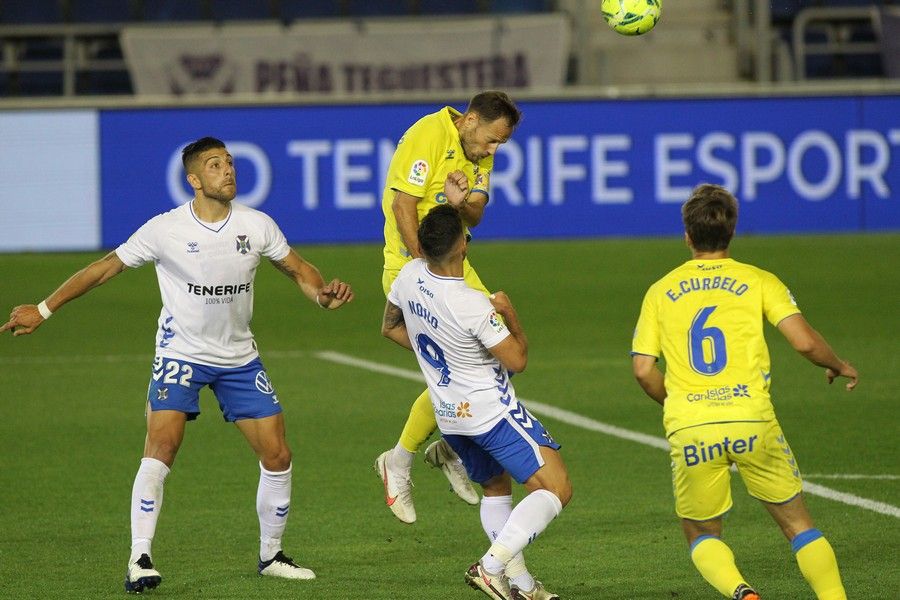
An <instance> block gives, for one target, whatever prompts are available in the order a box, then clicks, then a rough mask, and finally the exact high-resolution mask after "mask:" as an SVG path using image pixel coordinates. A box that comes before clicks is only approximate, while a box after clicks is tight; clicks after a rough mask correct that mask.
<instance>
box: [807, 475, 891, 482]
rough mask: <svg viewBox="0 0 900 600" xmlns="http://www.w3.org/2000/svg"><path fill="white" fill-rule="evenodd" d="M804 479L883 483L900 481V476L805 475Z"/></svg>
mask: <svg viewBox="0 0 900 600" xmlns="http://www.w3.org/2000/svg"><path fill="white" fill-rule="evenodd" d="M803 477H804V478H809V479H853V480H858V479H877V480H882V481H897V480H900V475H886V474H878V475H865V474H863V473H830V474H829V473H813V474H812V475H804V476H803Z"/></svg>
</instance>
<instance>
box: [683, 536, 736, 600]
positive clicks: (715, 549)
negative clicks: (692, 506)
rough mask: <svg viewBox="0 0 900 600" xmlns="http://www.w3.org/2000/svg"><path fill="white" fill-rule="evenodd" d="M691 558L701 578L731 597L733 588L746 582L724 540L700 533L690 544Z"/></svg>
mask: <svg viewBox="0 0 900 600" xmlns="http://www.w3.org/2000/svg"><path fill="white" fill-rule="evenodd" d="M691 560H693V561H694V566H696V567H697V570H698V571H700V574H701V575H703V579H705V580H706V581H708V582H709V584H710V585H711V586H713V587H714V588H716V589H717V590H719V592H720V593H721V594H722V595H723V596H725V597H727V598H731V596H732V594H734V590H735V589H737V586H739V585H741V584H742V583H747V582H746V580H745V579H744V578H743V576H741V574H740V572H739V571H738V569H737V566H736V565H735V564H734V554H733V553H732V552H731V548H729V547H728V545H727V544H725V542H723V541H722V540H720V539H719V538H717V537H713V536H711V535H701V536H700V537H699V538H697V539H696V540H694V543H693V544H692V545H691Z"/></svg>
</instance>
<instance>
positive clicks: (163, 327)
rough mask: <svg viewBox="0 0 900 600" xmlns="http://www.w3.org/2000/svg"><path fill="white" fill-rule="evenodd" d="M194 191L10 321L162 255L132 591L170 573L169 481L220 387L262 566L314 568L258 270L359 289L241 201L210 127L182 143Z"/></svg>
mask: <svg viewBox="0 0 900 600" xmlns="http://www.w3.org/2000/svg"><path fill="white" fill-rule="evenodd" d="M182 161H183V163H184V168H185V171H186V174H187V180H188V183H190V185H191V187H192V188H193V189H194V199H193V200H192V201H191V202H189V203H187V204H185V205H183V206H181V207H179V208H176V209H174V210H171V211H169V212H167V213H165V214H162V215H158V216H156V217H154V218H153V219H151V220H150V221H148V222H147V223H145V224H144V225H143V226H142V227H141V228H140V229H138V231H136V232H135V233H134V234H133V235H132V236H131V237H130V238H129V239H128V241H127V242H125V243H124V244H122V245H121V246H119V247H118V248H117V249H116V250H115V251H114V252H110V253H109V254H107V255H106V256H105V257H103V258H101V259H100V260H98V261H96V262H94V263H91V264H90V265H88V266H87V267H85V268H84V269H82V270H80V271H78V272H77V273H75V274H74V275H72V276H71V277H70V278H69V279H68V280H66V282H65V283H63V284H62V285H61V286H60V287H59V288H58V289H57V290H56V291H55V292H53V293H52V294H51V295H50V296H48V297H47V299H46V300H44V301H42V302H41V303H40V304H37V305H34V304H26V305H22V306H17V307H15V308H14V309H13V310H12V313H11V314H10V318H9V321H8V322H6V323H5V324H3V325H0V332H3V331H6V330H12V331H13V334H14V335H23V334H29V333H32V332H33V331H34V330H35V329H37V328H38V327H39V326H40V325H41V324H42V323H43V322H44V321H45V320H46V319H48V318H49V317H50V315H52V314H53V312H55V311H57V310H59V309H60V308H62V306H63V305H64V304H66V303H67V302H69V301H70V300H74V299H75V298H77V297H78V296H81V295H82V294H84V293H86V292H88V291H89V290H91V289H93V288H95V287H97V286H98V285H101V284H103V283H106V282H107V281H108V280H110V279H112V278H113V277H115V276H116V275H118V274H119V273H121V272H122V271H124V270H125V268H126V267H138V266H140V265H142V264H145V263H148V262H152V263H154V264H155V266H156V274H157V278H158V279H159V288H160V293H161V295H162V302H163V307H162V311H161V313H160V317H159V327H158V329H157V334H156V358H155V359H154V363H153V375H152V378H151V381H150V386H149V391H148V397H147V405H146V406H147V408H146V416H147V437H146V442H145V445H144V454H143V459H142V460H141V466H140V468H139V469H138V472H137V476H136V477H135V480H134V487H133V489H132V498H131V537H132V540H131V557H130V558H129V560H128V567H127V570H126V574H125V590H126V591H128V592H138V593H140V592H142V591H144V590H145V589H150V588H155V587H156V586H158V585H159V584H160V582H161V581H162V577H161V576H160V574H159V571H157V570H156V568H155V567H154V565H153V560H152V556H153V555H152V551H151V543H152V541H153V536H154V533H155V531H156V523H157V519H158V518H159V511H160V509H161V508H162V500H163V483H164V481H165V479H166V476H167V475H168V474H169V469H170V468H171V467H172V464H173V463H174V461H175V455H176V454H177V452H178V448H179V447H180V446H181V442H182V439H183V438H184V430H185V424H186V422H187V421H189V420H192V419H195V418H197V416H198V415H199V414H200V406H199V392H200V389H201V388H202V387H204V386H207V385H208V386H210V388H211V389H212V390H213V392H214V393H215V395H216V398H217V400H218V401H219V405H220V407H221V409H222V415H223V416H224V417H225V420H226V421H230V422H233V423H234V424H235V425H236V426H237V428H238V429H239V430H240V432H241V433H242V434H243V435H244V437H245V438H246V439H247V441H248V442H249V443H250V446H251V447H252V448H253V451H254V452H255V453H256V455H257V457H258V458H259V465H260V479H259V487H258V490H257V496H256V508H257V513H258V516H259V528H260V551H259V563H258V566H257V570H258V573H259V574H260V575H267V576H274V577H284V578H288V579H312V578H314V577H315V574H314V573H313V572H312V571H311V570H309V569H305V568H303V567H300V566H298V565H296V564H295V563H294V562H293V561H292V560H291V559H290V558H289V557H287V556H285V554H284V553H283V552H282V549H281V537H282V534H283V533H284V529H285V525H286V523H287V516H288V511H289V509H290V500H291V450H290V448H289V447H288V445H287V441H286V439H285V431H284V416H283V415H282V412H281V403H280V402H279V400H278V396H277V395H276V394H275V389H274V387H273V386H272V383H271V381H270V380H269V376H268V374H267V373H266V371H265V369H264V367H263V365H262V362H261V361H260V358H259V353H258V352H257V350H256V343H255V342H254V341H253V334H252V333H251V332H250V318H251V316H252V314H253V281H254V277H255V275H256V267H257V266H258V265H259V262H260V258H261V257H263V256H265V257H266V258H268V259H269V260H270V261H271V262H272V264H273V265H275V267H276V268H278V270H280V271H281V272H282V273H284V274H285V275H287V276H288V277H289V278H290V279H291V280H292V281H293V282H294V283H295V284H296V285H297V286H298V287H299V288H300V291H301V293H302V294H303V295H304V296H306V297H307V298H308V299H309V300H310V301H311V302H315V303H316V304H318V305H319V306H320V307H321V308H324V309H328V310H333V309H336V308H340V307H341V306H343V305H344V304H345V303H346V302H349V301H351V300H352V299H353V291H352V289H351V288H350V286H349V285H347V284H346V283H344V282H343V281H341V280H339V279H333V280H331V281H330V282H328V283H325V281H324V280H323V279H322V276H321V274H320V273H319V270H318V269H317V268H316V267H315V266H313V265H312V264H310V263H308V262H306V261H305V260H303V259H302V258H301V257H300V256H299V255H298V254H297V253H296V252H294V251H293V250H292V249H291V248H290V246H288V244H287V241H286V240H285V238H284V235H283V234H282V232H281V230H280V229H279V228H278V226H277V225H276V224H275V222H274V221H273V220H272V219H271V218H270V217H268V216H267V215H265V214H263V213H261V212H259V211H257V210H254V209H252V208H248V207H246V206H243V205H240V204H234V203H232V200H234V197H235V195H236V190H237V188H236V179H235V169H234V161H233V159H232V156H231V154H230V153H229V152H228V150H227V149H226V148H225V144H223V143H222V142H221V141H219V140H217V139H215V138H209V137H207V138H202V139H200V140H197V141H196V142H194V143H192V144H189V145H188V146H187V147H185V148H184V150H183V151H182Z"/></svg>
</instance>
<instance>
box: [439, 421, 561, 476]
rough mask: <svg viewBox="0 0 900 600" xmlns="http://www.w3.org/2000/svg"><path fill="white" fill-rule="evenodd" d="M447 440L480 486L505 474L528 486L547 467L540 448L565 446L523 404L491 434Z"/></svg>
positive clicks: (447, 437)
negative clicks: (530, 478) (533, 477)
mask: <svg viewBox="0 0 900 600" xmlns="http://www.w3.org/2000/svg"><path fill="white" fill-rule="evenodd" d="M444 439H445V440H447V443H448V444H450V447H451V448H453V450H454V451H456V453H457V454H458V455H459V457H460V458H461V459H462V461H463V464H464V465H466V472H467V473H468V474H469V479H471V480H472V481H474V482H476V483H484V482H486V481H488V480H489V479H492V478H494V477H496V476H497V475H500V474H501V473H503V472H504V471H506V472H509V474H510V475H512V477H513V479H515V480H516V481H518V482H519V483H525V482H526V481H527V480H528V478H529V477H531V476H532V475H534V474H535V472H537V470H538V469H540V468H541V466H543V464H544V459H543V458H542V457H541V450H540V447H541V446H546V447H547V448H552V449H554V450H559V449H560V447H561V446H560V445H559V444H557V443H556V442H554V441H553V438H552V437H551V436H550V433H549V432H548V431H547V430H546V429H544V426H543V425H541V422H540V421H538V420H537V419H535V418H534V417H533V416H532V415H531V413H529V412H528V411H527V410H525V406H524V405H522V404H519V407H518V408H517V409H516V410H513V411H510V412H508V413H506V415H504V418H503V420H501V421H500V422H499V423H497V424H496V425H494V427H493V429H491V430H490V431H488V432H487V433H482V434H481V435H473V436H467V435H456V434H445V435H444Z"/></svg>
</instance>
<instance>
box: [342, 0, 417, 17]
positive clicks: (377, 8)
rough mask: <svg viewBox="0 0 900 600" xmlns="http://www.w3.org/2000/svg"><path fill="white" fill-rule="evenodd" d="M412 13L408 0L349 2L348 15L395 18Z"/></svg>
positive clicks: (349, 0) (355, 0)
mask: <svg viewBox="0 0 900 600" xmlns="http://www.w3.org/2000/svg"><path fill="white" fill-rule="evenodd" d="M411 12H412V11H411V7H410V5H409V2H407V1H406V0H347V14H348V15H349V16H351V17H382V16H384V17H393V16H400V15H408V14H410V13H411Z"/></svg>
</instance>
